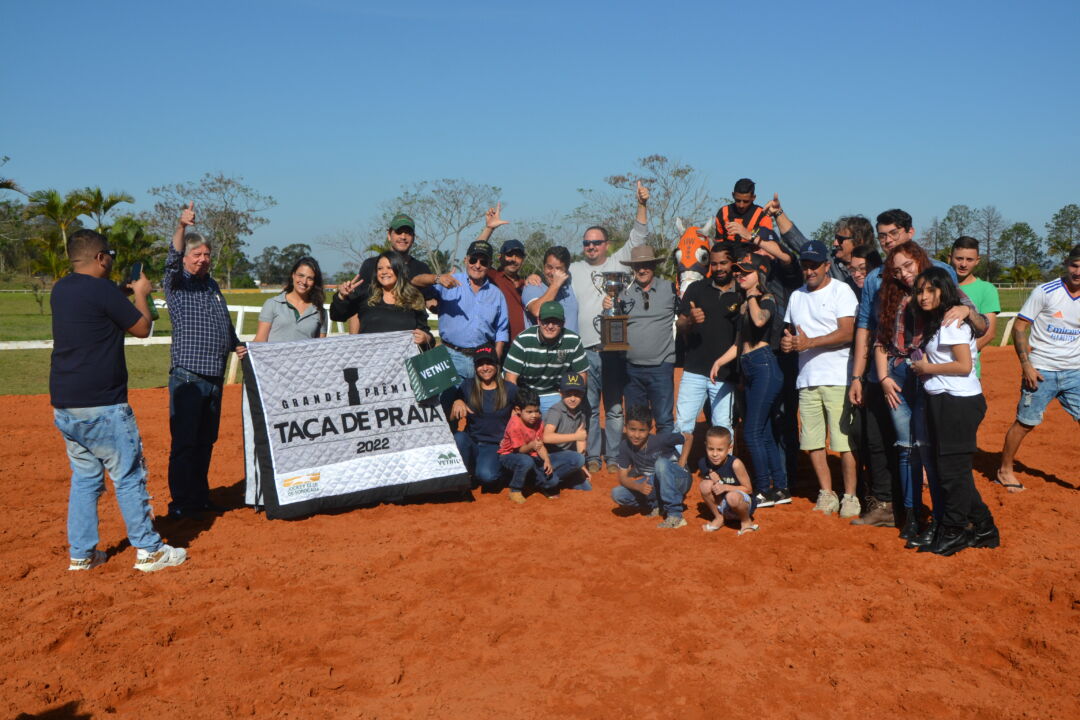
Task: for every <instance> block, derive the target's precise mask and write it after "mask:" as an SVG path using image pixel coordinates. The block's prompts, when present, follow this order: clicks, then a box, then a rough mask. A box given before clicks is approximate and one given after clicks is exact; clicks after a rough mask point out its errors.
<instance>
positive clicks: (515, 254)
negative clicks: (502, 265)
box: [503, 250, 525, 259]
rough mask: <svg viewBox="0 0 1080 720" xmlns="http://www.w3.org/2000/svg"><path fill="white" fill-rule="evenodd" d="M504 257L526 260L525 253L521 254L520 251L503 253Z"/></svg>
mask: <svg viewBox="0 0 1080 720" xmlns="http://www.w3.org/2000/svg"><path fill="white" fill-rule="evenodd" d="M503 257H516V258H522V259H524V258H525V253H523V252H521V251H520V250H511V251H510V252H505V253H503Z"/></svg>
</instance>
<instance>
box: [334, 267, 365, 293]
mask: <svg viewBox="0 0 1080 720" xmlns="http://www.w3.org/2000/svg"><path fill="white" fill-rule="evenodd" d="M363 284H364V281H363V279H362V278H361V277H360V274H359V273H357V274H356V275H354V276H353V279H352V280H346V281H345V282H343V283H341V284H340V285H338V289H337V294H338V297H340V298H341V299H342V300H345V299H346V298H348V297H349V296H350V295H352V293H353V291H354V290H356V288H358V287H360V286H361V285H363Z"/></svg>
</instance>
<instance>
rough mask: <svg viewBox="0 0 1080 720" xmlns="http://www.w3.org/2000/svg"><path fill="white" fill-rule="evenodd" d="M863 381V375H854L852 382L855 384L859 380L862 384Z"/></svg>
mask: <svg viewBox="0 0 1080 720" xmlns="http://www.w3.org/2000/svg"><path fill="white" fill-rule="evenodd" d="M862 379H863V378H862V375H852V376H851V382H855V381H856V380H858V381H859V382H862Z"/></svg>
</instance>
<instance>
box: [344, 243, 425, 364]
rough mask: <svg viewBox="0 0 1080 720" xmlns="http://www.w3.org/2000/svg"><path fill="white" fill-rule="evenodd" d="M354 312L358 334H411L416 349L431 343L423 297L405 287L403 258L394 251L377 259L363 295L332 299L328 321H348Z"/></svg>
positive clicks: (411, 288) (389, 251) (408, 285)
mask: <svg viewBox="0 0 1080 720" xmlns="http://www.w3.org/2000/svg"><path fill="white" fill-rule="evenodd" d="M350 306H351V307H350ZM354 311H355V313H356V316H357V318H358V319H359V321H360V330H359V332H360V333H362V334H363V333H380V332H392V331H394V330H412V331H413V340H414V341H415V342H416V344H417V345H427V344H430V343H431V341H432V337H431V331H430V330H429V328H428V313H427V309H426V308H425V307H424V296H423V295H421V294H420V291H419V290H417V289H416V288H415V287H413V285H412V284H410V283H409V281H408V276H407V270H406V266H405V258H404V256H403V255H402V254H401V253H399V252H397V251H396V250H387V251H386V252H384V253H382V254H380V255H379V260H378V263H377V264H376V266H375V282H374V284H373V285H372V287H371V288H370V290H369V291H368V292H367V293H362V294H361V295H360V296H359V298H357V299H356V300H350V299H348V297H345V298H343V297H342V296H341V294H340V292H339V294H337V295H335V296H334V301H333V303H332V304H331V306H330V317H331V318H332V319H337V318H338V317H348V316H349V315H352V313H353V312H354Z"/></svg>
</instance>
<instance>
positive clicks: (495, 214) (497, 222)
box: [484, 202, 510, 230]
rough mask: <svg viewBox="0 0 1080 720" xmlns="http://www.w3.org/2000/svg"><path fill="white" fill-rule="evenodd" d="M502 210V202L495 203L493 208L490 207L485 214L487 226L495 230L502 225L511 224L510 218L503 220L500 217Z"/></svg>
mask: <svg viewBox="0 0 1080 720" xmlns="http://www.w3.org/2000/svg"><path fill="white" fill-rule="evenodd" d="M500 212H502V203H501V202H498V203H495V207H493V208H488V210H487V212H486V213H485V214H484V225H485V227H487V228H488V229H490V230H494V229H495V228H497V227H499V226H501V225H509V224H510V221H509V220H503V219H502V218H501V217H499V213H500Z"/></svg>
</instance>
